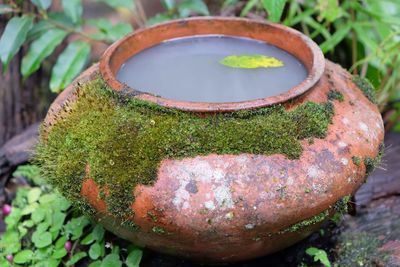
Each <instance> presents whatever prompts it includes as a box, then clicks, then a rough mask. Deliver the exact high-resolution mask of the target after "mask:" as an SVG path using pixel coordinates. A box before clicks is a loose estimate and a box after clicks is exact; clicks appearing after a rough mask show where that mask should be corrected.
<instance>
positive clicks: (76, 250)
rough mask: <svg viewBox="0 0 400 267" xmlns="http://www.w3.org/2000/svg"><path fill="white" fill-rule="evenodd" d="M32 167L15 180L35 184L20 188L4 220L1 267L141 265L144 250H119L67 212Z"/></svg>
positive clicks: (67, 205)
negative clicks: (22, 178)
mask: <svg viewBox="0 0 400 267" xmlns="http://www.w3.org/2000/svg"><path fill="white" fill-rule="evenodd" d="M37 170H38V169H37V167H36V166H32V165H26V166H20V167H19V168H18V169H17V171H16V172H15V173H14V176H22V175H23V176H26V177H27V178H29V180H31V181H35V182H38V184H37V185H35V186H33V187H24V188H20V189H18V191H17V196H16V198H15V199H14V201H13V203H12V207H11V213H10V214H8V215H7V217H6V218H5V223H6V225H7V229H6V232H5V233H4V234H3V235H2V236H1V238H0V266H19V264H22V265H29V266H59V265H60V264H63V266H73V265H74V264H76V263H78V262H84V263H85V264H86V265H87V266H91V267H95V266H122V264H125V265H126V266H128V267H134V266H139V263H140V260H141V257H142V250H141V249H140V248H138V247H136V246H133V245H131V246H129V247H128V249H120V248H119V246H118V245H116V244H113V242H111V241H107V238H108V234H107V232H106V231H105V230H104V228H103V227H102V226H101V225H99V224H93V223H91V222H90V220H89V219H88V218H87V217H86V216H84V215H81V214H79V213H77V212H76V211H74V210H73V209H72V208H71V205H70V203H69V202H68V201H67V200H66V199H65V198H64V197H62V196H61V195H60V194H59V193H57V192H55V191H53V190H52V189H51V188H50V187H48V186H45V183H44V182H43V179H42V178H41V177H40V175H39V174H38V172H37Z"/></svg>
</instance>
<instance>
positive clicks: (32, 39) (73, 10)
mask: <svg viewBox="0 0 400 267" xmlns="http://www.w3.org/2000/svg"><path fill="white" fill-rule="evenodd" d="M103 2H105V3H107V4H109V5H111V6H113V7H115V8H118V7H120V6H123V7H131V6H132V5H133V1H123V0H119V1H106V0H103ZM31 3H32V4H34V5H35V6H36V7H37V10H36V12H26V11H24V10H23V9H22V6H23V1H9V4H7V5H1V6H0V14H11V15H12V16H13V17H12V18H11V19H10V20H9V21H8V23H7V25H6V28H5V30H4V32H3V34H2V36H1V38H0V60H1V62H2V63H3V69H4V71H6V70H7V67H8V65H9V63H10V61H11V60H12V58H13V57H14V56H15V55H16V54H17V53H18V51H19V50H20V49H21V47H22V46H23V45H25V44H26V45H28V46H29V49H28V52H27V54H26V55H25V56H24V58H23V59H22V64H21V73H22V75H23V77H24V78H27V77H29V76H30V75H32V74H33V73H35V72H36V71H37V70H38V69H39V68H40V66H41V65H42V64H43V63H44V61H45V60H46V59H47V58H48V57H49V56H50V55H52V54H53V53H54V51H55V50H56V49H57V48H58V47H63V45H62V44H63V43H65V42H68V40H69V37H70V36H71V35H74V39H73V40H74V41H71V42H69V44H68V45H67V46H66V47H65V48H64V50H63V51H62V52H61V54H60V55H59V56H58V59H57V60H56V62H55V64H54V66H53V69H52V72H51V78H50V89H51V90H52V91H53V92H60V91H61V90H62V89H63V88H65V86H67V85H68V84H69V83H71V82H72V80H73V79H74V78H75V77H76V76H77V75H78V74H79V73H80V72H81V71H82V69H83V68H84V67H85V66H86V64H87V62H88V59H89V56H90V52H91V46H90V44H91V43H93V42H103V43H112V42H114V41H116V40H118V39H119V38H121V37H122V36H124V35H126V34H127V33H129V32H131V31H132V27H131V25H130V24H128V23H125V22H120V23H117V24H115V25H113V24H111V23H110V22H109V21H105V20H102V19H98V20H84V19H83V18H82V13H83V7H82V2H81V0H62V1H61V5H62V8H63V10H62V11H60V12H54V11H49V8H50V6H51V4H52V0H31ZM128 3H131V4H128ZM87 26H91V27H92V28H94V29H95V32H94V33H89V32H87V31H85V30H84V29H86V28H87Z"/></svg>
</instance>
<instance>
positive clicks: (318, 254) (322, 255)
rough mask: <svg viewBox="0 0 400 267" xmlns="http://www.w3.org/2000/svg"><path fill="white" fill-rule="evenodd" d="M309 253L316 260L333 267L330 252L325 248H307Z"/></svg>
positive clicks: (327, 266)
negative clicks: (329, 256)
mask: <svg viewBox="0 0 400 267" xmlns="http://www.w3.org/2000/svg"><path fill="white" fill-rule="evenodd" d="M306 253H307V255H310V256H312V257H313V259H314V262H321V263H322V264H323V265H324V266H326V267H331V262H330V261H329V258H328V254H327V253H326V252H325V250H323V249H319V248H315V247H310V248H308V249H307V250H306Z"/></svg>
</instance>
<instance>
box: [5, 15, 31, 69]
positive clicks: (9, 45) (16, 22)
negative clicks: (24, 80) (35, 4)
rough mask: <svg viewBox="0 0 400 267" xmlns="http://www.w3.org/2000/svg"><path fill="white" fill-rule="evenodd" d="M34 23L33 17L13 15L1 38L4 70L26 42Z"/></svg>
mask: <svg viewBox="0 0 400 267" xmlns="http://www.w3.org/2000/svg"><path fill="white" fill-rule="evenodd" d="M32 25H33V17H32V16H27V15H24V16H22V17H13V18H12V19H10V21H9V22H8V23H7V25H6V28H5V30H4V32H3V35H2V36H1V39H0V59H1V61H2V62H3V66H4V71H5V70H6V69H7V66H8V64H9V63H10V61H11V59H12V58H13V57H14V56H15V54H16V53H17V52H18V50H19V49H20V48H21V46H22V44H23V43H24V42H25V40H26V35H27V33H28V31H29V30H30V29H31V28H32Z"/></svg>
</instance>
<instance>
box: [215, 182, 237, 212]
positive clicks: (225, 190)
mask: <svg viewBox="0 0 400 267" xmlns="http://www.w3.org/2000/svg"><path fill="white" fill-rule="evenodd" d="M214 197H215V200H216V201H217V202H218V205H219V206H220V207H226V208H233V199H232V194H231V192H230V190H229V187H227V186H225V185H220V186H218V187H217V188H215V189H214Z"/></svg>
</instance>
